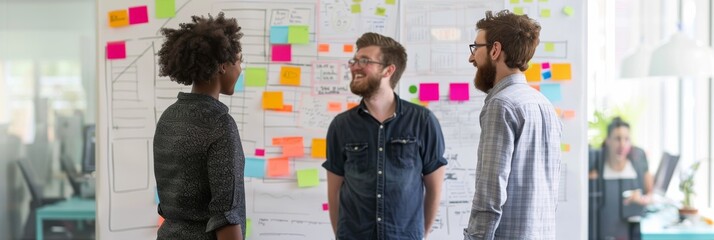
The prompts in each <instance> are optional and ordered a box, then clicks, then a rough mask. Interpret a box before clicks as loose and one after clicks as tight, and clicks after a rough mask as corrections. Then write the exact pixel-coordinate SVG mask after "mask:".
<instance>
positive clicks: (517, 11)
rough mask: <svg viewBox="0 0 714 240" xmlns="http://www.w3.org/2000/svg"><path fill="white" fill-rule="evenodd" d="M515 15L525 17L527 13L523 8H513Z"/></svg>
mask: <svg viewBox="0 0 714 240" xmlns="http://www.w3.org/2000/svg"><path fill="white" fill-rule="evenodd" d="M513 13H514V14H516V15H523V14H524V13H525V12H524V11H523V8H522V7H514V8H513Z"/></svg>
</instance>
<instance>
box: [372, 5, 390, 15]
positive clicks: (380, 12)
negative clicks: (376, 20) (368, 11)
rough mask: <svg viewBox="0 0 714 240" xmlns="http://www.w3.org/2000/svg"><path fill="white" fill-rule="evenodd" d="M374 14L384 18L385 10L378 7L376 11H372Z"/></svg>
mask: <svg viewBox="0 0 714 240" xmlns="http://www.w3.org/2000/svg"><path fill="white" fill-rule="evenodd" d="M374 14H375V15H377V16H386V15H387V9H386V8H383V7H378V8H377V9H376V10H374Z"/></svg>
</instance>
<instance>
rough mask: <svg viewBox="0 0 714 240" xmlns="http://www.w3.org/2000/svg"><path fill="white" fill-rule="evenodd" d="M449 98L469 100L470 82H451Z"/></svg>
mask: <svg viewBox="0 0 714 240" xmlns="http://www.w3.org/2000/svg"><path fill="white" fill-rule="evenodd" d="M449 99H450V100H451V101H468V100H469V84H468V83H451V84H449Z"/></svg>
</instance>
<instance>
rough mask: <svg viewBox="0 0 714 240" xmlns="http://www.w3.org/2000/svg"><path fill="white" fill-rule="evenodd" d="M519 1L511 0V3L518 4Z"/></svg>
mask: <svg viewBox="0 0 714 240" xmlns="http://www.w3.org/2000/svg"><path fill="white" fill-rule="evenodd" d="M519 2H521V1H519V0H511V4H518V3H519Z"/></svg>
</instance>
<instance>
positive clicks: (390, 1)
mask: <svg viewBox="0 0 714 240" xmlns="http://www.w3.org/2000/svg"><path fill="white" fill-rule="evenodd" d="M384 4H387V5H395V4H397V0H384Z"/></svg>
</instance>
